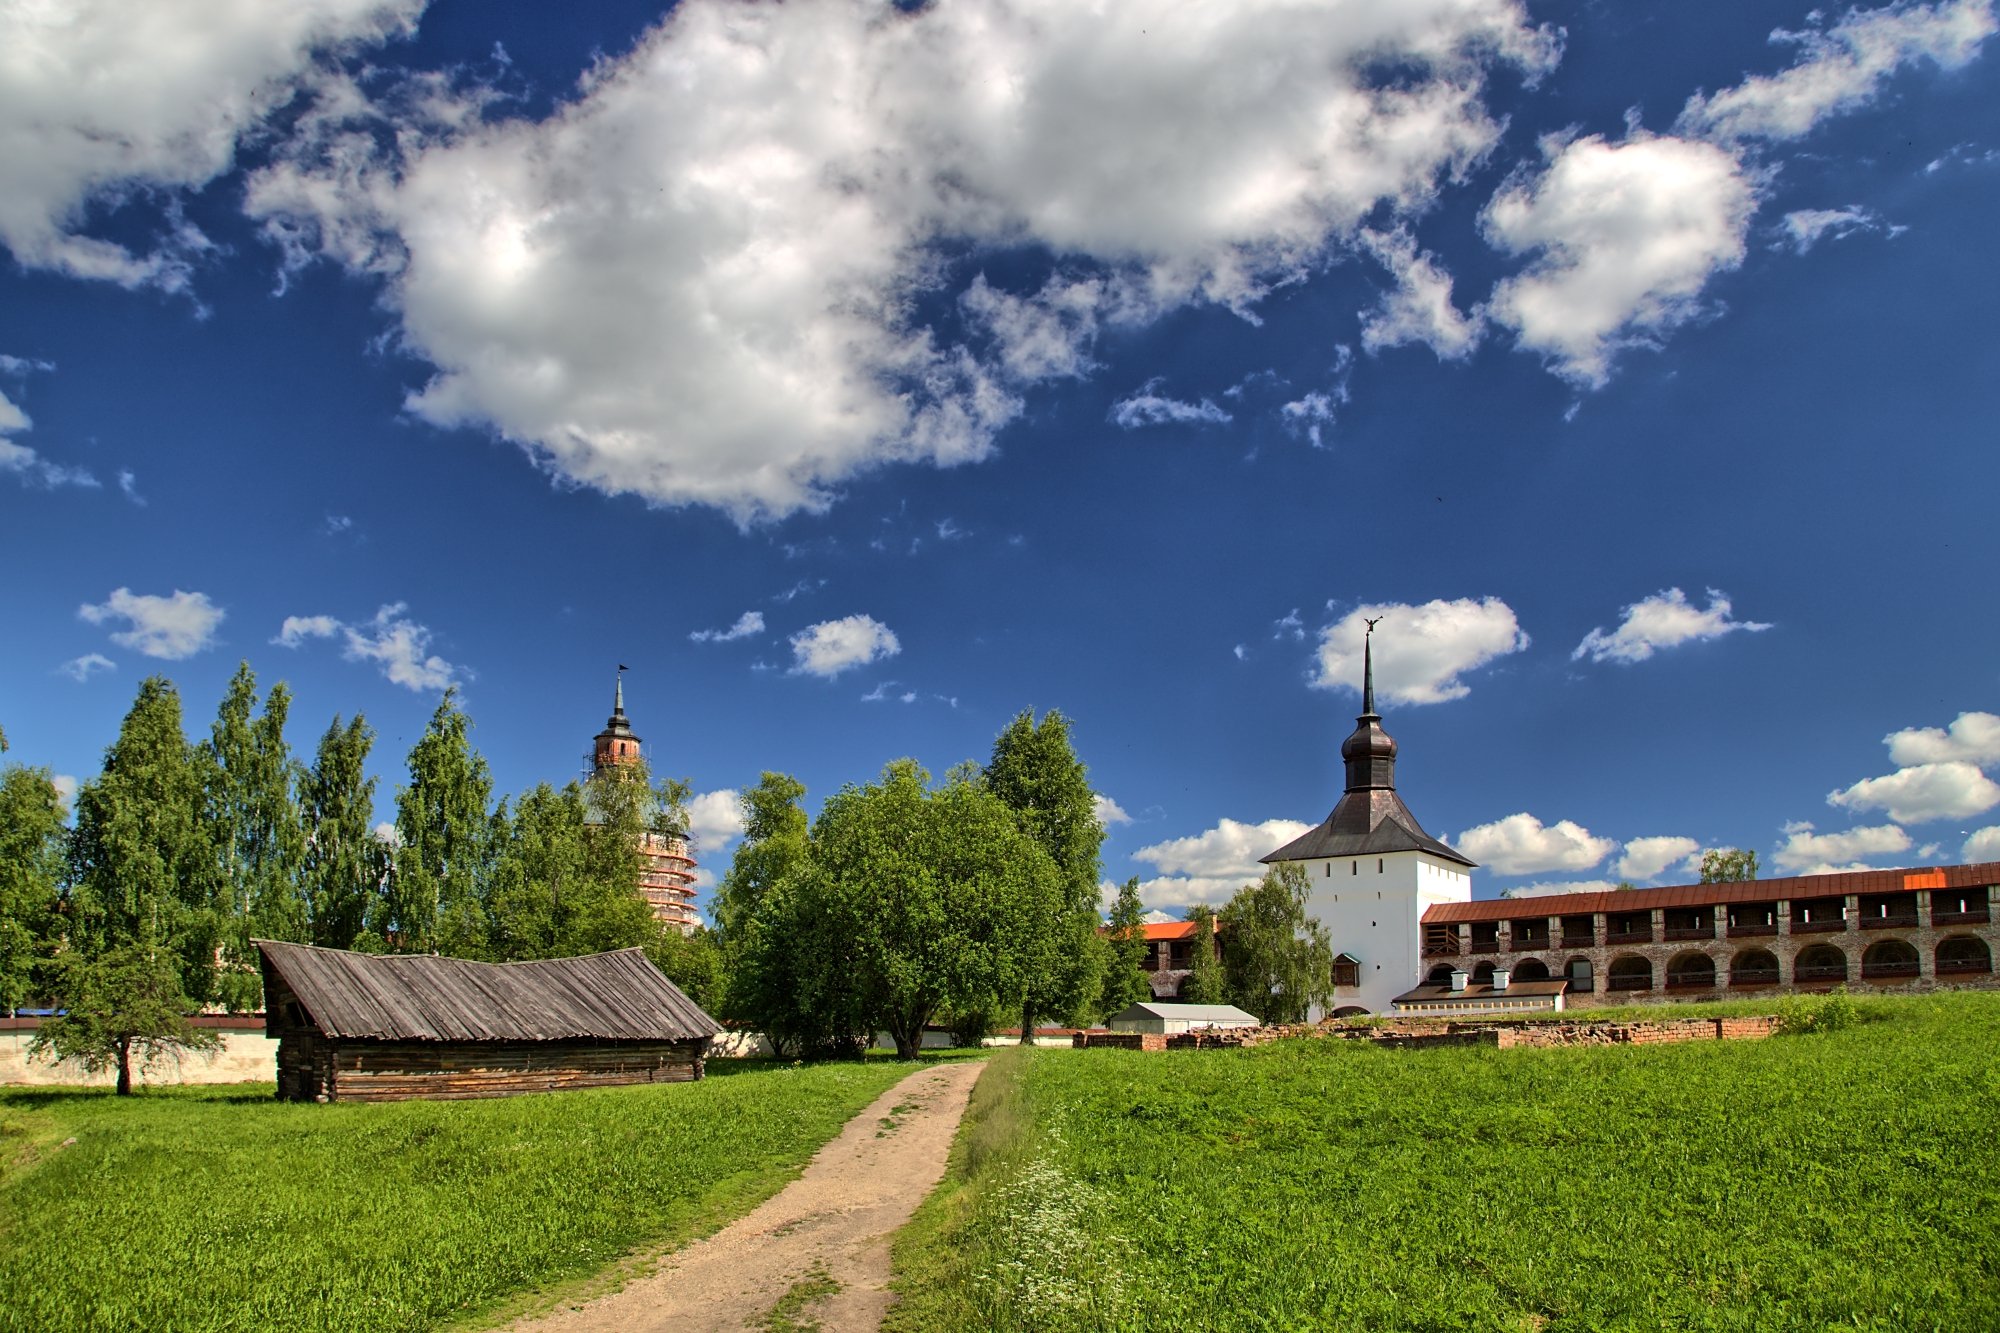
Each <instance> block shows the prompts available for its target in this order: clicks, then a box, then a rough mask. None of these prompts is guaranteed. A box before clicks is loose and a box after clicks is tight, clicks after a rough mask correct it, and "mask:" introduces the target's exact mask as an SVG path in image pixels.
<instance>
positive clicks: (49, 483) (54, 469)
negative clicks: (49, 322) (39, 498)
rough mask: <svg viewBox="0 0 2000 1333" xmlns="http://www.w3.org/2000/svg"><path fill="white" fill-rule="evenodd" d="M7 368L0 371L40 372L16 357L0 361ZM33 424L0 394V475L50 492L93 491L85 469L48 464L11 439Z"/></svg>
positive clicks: (94, 479)
mask: <svg viewBox="0 0 2000 1333" xmlns="http://www.w3.org/2000/svg"><path fill="white" fill-rule="evenodd" d="M0 359H4V360H5V361H7V362H9V363H10V364H8V365H6V366H3V367H0V369H6V370H10V371H11V370H18V369H23V368H31V367H32V368H36V369H39V368H41V367H40V365H39V364H38V363H29V362H24V361H22V360H21V359H20V358H18V357H11V356H10V357H6V358H0ZM33 425H34V422H32V421H30V420H29V419H28V414H27V413H26V412H23V411H22V410H21V409H20V408H19V407H17V406H16V405H15V404H14V401H13V400H12V399H10V398H9V397H7V395H6V394H4V393H0V475H8V476H13V477H17V478H19V479H20V481H21V483H22V484H23V485H25V486H38V487H40V488H41V489H43V490H46V491H52V490H55V489H56V488H57V487H59V486H82V487H86V488H90V489H95V488H96V487H97V486H98V485H99V484H100V483H99V482H98V480H97V477H96V475H95V474H94V473H92V472H91V471H90V470H89V469H88V468H80V467H66V466H64V465H63V464H60V463H51V462H50V461H49V460H48V459H46V458H43V457H42V456H41V454H40V453H38V452H37V451H35V450H33V449H30V448H29V447H28V446H27V445H25V444H22V443H21V442H20V441H19V440H16V439H14V438H13V437H14V436H16V435H18V434H20V433H21V432H23V431H25V430H28V429H30V428H31V427H32V426H33Z"/></svg>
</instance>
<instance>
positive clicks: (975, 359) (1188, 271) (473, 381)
mask: <svg viewBox="0 0 2000 1333" xmlns="http://www.w3.org/2000/svg"><path fill="white" fill-rule="evenodd" d="M1555 57H1556V39H1555V37H1554V35H1553V33H1552V32H1551V31H1549V30H1544V29H1540V28H1536V27H1534V26H1532V25H1531V23H1530V21H1529V20H1528V18H1527V15H1526V11H1525V7H1524V6H1523V5H1522V4H1520V3H1519V0H1352V2H1351V3H1347V4H1345V5H1343V6H1340V7H1339V9H1338V12H1337V13H1336V12H1335V11H1334V9H1333V7H1332V6H1329V5H1316V4H1306V3H1300V2H1299V0H1237V2H1236V3H1233V4H1230V5H1226V6H1219V7H1217V6H1172V7H1160V6H1092V5H1077V4H1073V3H1071V2H1070V0H988V2H986V3H976V2H972V0H968V2H967V3H954V4H946V5H925V6H921V7H917V6H912V7H907V8H905V7H894V6H884V5H882V4H879V3H875V2H874V0H826V2H825V3H819V4H811V5H752V4H741V3H726V2H724V0H691V2H690V3H686V4H682V5H679V6H677V7H675V9H674V10H673V11H672V12H671V13H670V14H668V15H667V16H666V18H664V19H663V20H662V21H661V23H660V24H659V25H658V26H657V27H656V28H655V29H654V30H652V31H651V32H650V33H648V34H646V35H645V36H643V37H642V38H641V39H640V40H639V41H638V42H637V43H636V44H635V45H634V47H633V49H632V50H631V51H630V52H629V53H627V54H625V55H623V56H619V57H616V58H610V59H606V60H604V61H602V62H601V63H600V64H598V65H597V66H596V67H594V68H593V70H592V71H591V72H590V73H589V74H588V75H587V76H586V77H585V79H584V80H583V81H582V83H581V85H580V87H579V89H578V91H577V94H576V96H575V97H574V99H573V100H571V101H570V102H568V103H567V104H565V105H563V106H561V107H559V108H558V109H557V110H556V111H555V112H554V113H553V114H551V115H549V116H548V117H547V118H546V119H543V120H540V121H535V120H530V119H526V118H519V117H515V118H507V119H504V120H501V119H494V120H491V121H488V120H486V119H483V118H481V117H478V116H462V117H460V118H459V119H458V120H457V121H456V122H454V121H452V120H451V119H450V118H449V117H447V116H445V115H443V114H442V113H441V112H440V113H438V114H437V115H435V116H434V118H433V122H432V123H429V124H426V125H421V126H416V125H409V124H404V125H400V126H398V127H397V128H398V129H399V131H400V132H399V133H396V134H388V133H381V132H380V130H381V128H382V127H381V125H380V124H379V122H376V121H373V120H371V119H370V117H371V116H373V115H376V114H378V113H377V112H376V110H375V109H374V108H372V107H371V106H370V105H369V104H368V103H367V101H366V99H365V98H358V97H349V98H348V99H347V100H346V101H344V102H338V101H333V100H329V101H327V102H326V103H324V104H323V105H322V106H321V107H319V108H317V109H316V111H315V114H314V115H313V116H311V117H309V118H308V122H307V129H308V131H309V132H308V134H307V135H306V136H304V138H302V139H301V140H300V141H298V143H297V145H296V148H295V149H294V150H293V151H291V152H290V153H289V154H288V155H286V156H284V157H283V158H282V160H280V161H277V162H274V163H273V164H272V165H271V166H270V167H269V168H268V169H265V170H262V171H260V172H259V173H258V174H257V176H256V177H255V179H254V180H253V181H252V182H251V185H250V188H249V192H248V206H249V208H250V210H251V212H252V214H253V216H255V217H257V218H259V219H261V220H262V221H263V222H264V223H265V224H266V226H267V229H268V231H269V233H270V234H271V235H272V236H273V237H274V238H275V239H278V240H280V241H281V242H282V243H284V244H286V245H287V246H288V247H289V253H290V254H291V255H292V256H293V257H294V258H295V259H301V260H302V259H303V258H304V257H306V256H308V255H312V254H324V255H327V256H329V257H331V258H333V259H334V260H335V261H336V262H339V263H342V264H344V265H346V266H348V267H350V268H353V269H356V270H358V271H363V272H367V273H371V274H378V275H380V276H381V277H382V278H383V280H384V281H385V283H386V285H387V289H388V290H387V291H386V293H385V296H386V300H387V303H388V305H389V306H390V308H391V309H392V310H393V311H394V312H395V313H396V315H397V317H398V319H399V321H400V325H401V333H402V337H403V343H404V345H405V346H406V347H407V348H408V349H409V350H410V351H411V352H413V353H415V354H417V355H419V356H422V357H424V358H426V359H427V360H429V361H430V363H431V364H432V366H433V367H434V368H435V373H434V375H433V377H432V379H431V381H430V383H429V384H427V385H426V386H425V387H424V388H423V389H422V390H421V391H420V392H419V393H417V394H416V395H415V396H414V397H413V398H412V400H411V403H410V406H411V408H412V410H413V411H414V412H415V413H416V414H417V415H419V416H421V417H423V418H425V419H427V420H430V421H433V422H438V423H442V424H460V423H479V424H484V425H486V426H489V427H490V428H491V429H493V430H494V431H496V432H497V433H499V434H501V435H503V436H505V437H506V438H508V439H511V440H513V441H516V442H517V443H519V444H520V445H521V446H522V447H523V448H524V449H526V450H527V451H528V452H529V453H530V454H531V455H532V456H533V457H535V458H536V459H537V460H539V461H540V462H541V463H542V464H543V465H544V466H546V467H548V468H549V469H551V470H552V471H554V472H556V473H557V474H559V475H560V476H562V477H564V478H566V479H568V480H571V481H574V482H578V483H581V484H584V485H589V486H593V487H597V488H599V489H602V490H605V491H610V492H630V493H636V494H638V495H641V496H644V497H646V498H647V499H649V500H652V501H655V502H658V503H663V504H706V505H715V506H719V507H721V508H723V509H725V510H727V511H728V512H730V513H731V514H733V515H735V516H736V517H737V518H738V519H739V521H744V522H750V521H755V520H757V519H759V518H766V517H771V516H776V515H782V514H785V513H789V512H792V511H795V510H799V509H814V508H823V507H824V506H825V505H826V504H828V503H829V502H830V501H831V498H832V496H833V494H834V489H835V488H836V487H837V485H838V484H839V483H840V482H841V481H842V480H843V479H845V478H848V477H851V476H854V475H855V474H857V473H858V472H861V471H863V470H865V469H868V468H871V467H875V466H879V465H882V464H886V463H918V462H929V463H935V464H939V465H949V464H955V463H964V462H969V461H972V460H976V459H978V458H981V457H983V456H985V455H986V454H988V453H989V452H990V451H991V449H992V447H993V440H994V436H995V434H996V433H997V431H998V430H999V429H1000V428H1001V427H1003V426H1004V425H1005V424H1006V423H1007V422H1009V421H1010V420H1012V419H1013V418H1014V417H1015V416H1016V415H1017V414H1018V412H1019V411H1020V409H1021V398H1020V392H1021V390H1022V389H1023V388H1024V387H1025V386H1026V385H1028V384H1031V383H1034V382H1037V381H1040V380H1045V379H1049V378H1053V377H1058V376H1065V375H1073V374H1078V373H1082V372H1083V370H1084V369H1085V368H1086V363H1087V358H1088V355H1089V347H1090V344H1091V339H1092V337H1093V336H1094V333H1095V331H1096V330H1097V329H1098V328H1099V327H1101V326H1102V325H1103V324H1104V323H1105V322H1107V321H1113V322H1116V321H1126V322H1132V323H1143V322H1147V321H1151V320H1155V319H1158V318H1160V317H1161V316H1163V315H1164V314H1166V313H1168V312H1170V311H1172V310H1175V309H1177V308H1181V307H1184V306H1186V305H1188V304H1190V303H1215V304H1220V305H1224V306H1227V307H1229V308H1232V309H1235V310H1238V311H1243V312H1248V310H1249V308H1250V307H1251V306H1252V305H1254V304H1255V303H1256V302H1257V301H1258V300H1259V299H1260V298H1261V297H1262V296H1263V295H1264V294H1265V293H1266V292H1268V291H1270V290H1271V289H1272V288H1273V287H1274V286H1276V285H1279V284H1283V283H1287V282H1290V281H1295V280H1297V279H1298V278H1300V277H1302V276H1304V275H1306V274H1307V273H1310V272H1311V271H1313V269H1314V268H1315V267H1317V266H1319V265H1321V264H1324V263H1325V262H1326V261H1327V260H1328V259H1329V257H1331V256H1332V255H1334V254H1337V253H1339V252H1341V251H1344V250H1346V249H1349V248H1351V247H1353V246H1354V245H1355V243H1356V237H1357V236H1358V234H1359V232H1360V231H1361V229H1362V227H1363V224H1364V221H1367V222H1368V223H1369V224H1370V225H1372V226H1374V227H1375V228H1377V229H1382V228H1384V227H1387V228H1390V229H1393V228H1394V227H1395V226H1397V225H1400V224H1401V223H1402V222H1403V221H1404V220H1406V219H1409V218H1413V217H1415V216H1417V215H1419V214H1421V213H1422V212H1424V211H1425V210H1426V209H1428V208H1429V207H1430V206H1431V205H1432V204H1434V203H1435V202H1436V200H1437V198H1438V196H1439V194H1440V192H1441V190H1442V189H1443V187H1444V186H1445V185H1446V184H1447V183H1448V182H1450V181H1452V180H1455V179H1459V178H1461V177H1462V176H1463V173H1465V172H1466V171H1467V170H1468V168H1470V167H1471V166H1472V165H1473V164H1474V163H1475V162H1477V161H1479V160H1480V159H1481V158H1482V157H1483V156H1484V155H1485V154H1486V153H1487V152H1488V151H1489V149H1490V148H1491V147H1492V146H1493V145H1494V144H1495V143H1496V142H1497V139H1498V134H1499V125H1498V122H1497V121H1496V119H1495V118H1494V117H1493V116H1492V115H1491V114H1490V112H1489V111H1488V109H1487V107H1486V103H1485V90H1486V83H1487V80H1488V78H1489V76H1490V74H1491V72H1492V71H1493V70H1494V69H1495V68H1496V67H1498V66H1502V65H1505V66H1511V67H1513V68H1514V69H1516V70H1519V71H1521V72H1523V73H1525V74H1526V75H1527V76H1528V77H1530V78H1533V77H1535V76H1538V75H1539V74H1541V73H1542V72H1544V71H1546V70H1547V69H1549V68H1551V67H1552V66H1553V64H1554V61H1555ZM968 243H969V244H971V245H975V246H1005V247H1016V246H1026V247H1040V248H1042V249H1045V250H1046V251H1049V252H1052V253H1054V254H1056V255H1059V256H1061V257H1062V258H1061V263H1062V272H1061V274H1060V275H1059V276H1058V277H1057V278H1056V279H1054V280H1052V282H1051V283H1050V284H1048V285H1045V286H1044V287H1043V288H1041V289H1040V290H1039V291H1037V292H1035V293H1034V294H1033V295H1027V296H1024V295H1018V294H1015V293H1012V292H1003V291H1002V290H1000V288H999V287H998V286H996V285H994V284H992V283H990V282H986V283H981V282H977V281H975V280H974V279H973V278H969V277H965V278H961V277H959V276H958V275H957V272H955V271H954V268H953V263H954V258H953V257H954V256H955V255H959V254H962V253H963V252H964V249H965V247H966V245H967V244H968ZM954 283H962V284H963V286H962V287H961V288H960V290H959V292H958V295H959V296H961V297H962V298H963V299H961V300H959V301H947V302H930V303H928V305H926V303H924V302H920V301H918V300H916V299H914V298H917V297H921V296H926V295H930V294H934V293H937V292H938V291H939V290H940V288H942V289H944V291H945V292H946V293H947V294H949V292H950V287H951V285H952V284H954ZM920 306H924V307H925V308H927V309H928V308H937V307H939V306H943V307H947V308H948V310H949V311H950V312H951V313H952V314H953V315H954V316H955V318H956V323H957V325H958V326H959V327H956V328H954V327H952V326H951V325H950V323H949V322H940V323H939V324H938V325H937V326H936V327H932V326H929V325H924V324H919V323H918V322H916V320H917V315H916V313H915V312H916V311H917V310H918V309H919V307H920ZM941 320H942V317H941Z"/></svg>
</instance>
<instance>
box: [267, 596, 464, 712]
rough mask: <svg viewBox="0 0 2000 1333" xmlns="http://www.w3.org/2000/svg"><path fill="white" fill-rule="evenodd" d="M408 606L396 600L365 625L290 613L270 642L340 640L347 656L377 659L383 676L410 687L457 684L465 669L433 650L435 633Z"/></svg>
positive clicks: (295, 644) (294, 644)
mask: <svg viewBox="0 0 2000 1333" xmlns="http://www.w3.org/2000/svg"><path fill="white" fill-rule="evenodd" d="M407 610H409V604H408V603H407V602H392V603H390V604H389V605H387V606H384V607H383V608H381V609H380V610H379V611H377V612H376V613H375V618H374V619H373V620H371V621H369V622H367V623H366V624H360V625H350V624H348V623H347V622H345V621H342V620H337V619H335V618H334V617H333V616H286V617H285V623H284V625H283V626H282V627H281V628H280V629H279V630H278V635H277V637H276V638H274V639H272V640H271V642H272V643H275V644H278V645H279V646H281V647H285V648H297V647H298V646H299V645H301V644H303V643H304V642H305V641H306V640H308V639H331V638H339V639H341V640H342V645H341V650H340V655H341V656H342V657H344V658H346V659H347V660H348V661H350V662H374V663H375V664H376V665H378V666H380V667H381V668H382V674H383V676H385V677H387V678H388V679H389V680H390V681H391V682H392V683H394V684H397V685H401V686H402V687H403V688H404V689H406V690H416V691H423V690H442V689H445V688H447V687H449V686H451V685H454V684H457V683H458V679H459V676H460V674H461V673H462V672H463V671H464V668H463V667H458V666H454V665H453V664H451V663H450V662H447V661H445V660H444V659H443V658H442V657H439V656H438V655H437V654H435V653H433V652H431V651H430V645H431V637H432V635H431V631H430V630H429V629H428V628H427V627H426V626H423V625H420V624H418V623H417V622H416V621H414V620H411V619H410V618H409V617H407V616H406V615H404V614H403V613H404V612H405V611H407Z"/></svg>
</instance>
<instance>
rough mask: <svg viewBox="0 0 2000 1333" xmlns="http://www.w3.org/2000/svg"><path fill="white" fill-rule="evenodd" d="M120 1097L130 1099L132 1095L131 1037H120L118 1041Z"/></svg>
mask: <svg viewBox="0 0 2000 1333" xmlns="http://www.w3.org/2000/svg"><path fill="white" fill-rule="evenodd" d="M118 1095H119V1096H120V1097H130V1096H131V1095H132V1039H131V1038H130V1037H120V1038H119V1039H118Z"/></svg>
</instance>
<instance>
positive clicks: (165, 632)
mask: <svg viewBox="0 0 2000 1333" xmlns="http://www.w3.org/2000/svg"><path fill="white" fill-rule="evenodd" d="M76 613H77V615H79V616H81V617H82V618H83V619H85V620H87V621H89V622H90V623H91V624H93V625H102V624H104V623H106V622H107V621H111V620H123V621H125V622H126V625H127V628H125V629H122V630H118V631H116V632H115V633H113V634H112V636H111V641H112V642H113V643H115V644H117V645H119V646H120V647H122V648H130V649H131V650H132V651H133V652H136V653H141V654H143V655H145V656H147V657H157V658H160V659H161V660H163V661H168V662H178V661H181V660H183V659H184V658H189V657H193V656H194V655H195V654H196V653H198V652H200V651H201V650H202V649H204V648H207V647H210V646H211V645H213V644H214V642H215V629H216V626H218V625H220V624H221V623H222V620H223V616H224V615H225V614H226V613H225V612H224V611H223V609H222V608H221V607H219V606H217V605H215V604H214V603H213V602H211V601H209V600H208V595H207V594H206V593H199V592H182V591H180V590H179V589H178V588H176V589H175V590H174V593H173V595H172V596H170V597H157V596H154V595H152V594H150V593H135V592H133V591H132V590H131V589H130V588H119V589H117V590H116V591H114V592H113V593H112V594H111V596H110V597H109V598H107V599H106V600H105V601H104V602H102V603H100V604H98V605H95V606H92V605H89V604H85V605H83V606H80V607H78V608H77V610H76Z"/></svg>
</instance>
